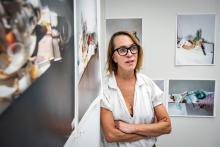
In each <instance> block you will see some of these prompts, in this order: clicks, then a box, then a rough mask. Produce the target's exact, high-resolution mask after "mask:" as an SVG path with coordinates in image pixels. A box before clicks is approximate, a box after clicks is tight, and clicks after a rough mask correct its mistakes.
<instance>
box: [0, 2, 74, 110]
mask: <svg viewBox="0 0 220 147" xmlns="http://www.w3.org/2000/svg"><path fill="white" fill-rule="evenodd" d="M60 20H62V21H63V22H62V23H61V22H60ZM65 22H66V23H65ZM64 24H67V25H68V26H69V27H70V24H69V23H68V21H65V18H64V17H63V16H59V15H58V14H57V13H56V12H54V11H51V10H50V8H49V7H48V6H44V7H43V6H42V5H41V3H40V1H32V0H29V1H23V0H21V1H1V2H0V113H1V112H3V111H4V110H5V108H6V106H9V105H10V103H11V102H12V101H13V100H14V99H15V98H18V97H19V95H20V94H21V93H22V92H24V91H25V90H26V89H27V88H28V87H29V86H30V85H31V84H32V82H33V81H34V80H36V79H37V78H38V77H40V76H41V75H42V74H43V73H44V72H45V71H46V70H47V69H48V68H49V67H50V65H51V62H52V61H60V60H62V54H61V51H62V50H63V47H64V46H65V45H66V44H67V43H68V41H69V37H67V36H69V35H70V34H66V33H65V32H64V31H66V29H63V28H64V26H65V25H64ZM68 26H67V27H66V26H65V28H69V27H68Z"/></svg>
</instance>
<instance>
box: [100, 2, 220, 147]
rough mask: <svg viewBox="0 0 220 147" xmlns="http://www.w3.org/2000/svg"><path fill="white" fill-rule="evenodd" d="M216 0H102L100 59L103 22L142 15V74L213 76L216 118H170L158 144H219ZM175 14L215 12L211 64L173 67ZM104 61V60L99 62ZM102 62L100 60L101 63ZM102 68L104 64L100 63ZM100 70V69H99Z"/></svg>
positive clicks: (216, 146)
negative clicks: (215, 82)
mask: <svg viewBox="0 0 220 147" xmlns="http://www.w3.org/2000/svg"><path fill="white" fill-rule="evenodd" d="M219 8H220V1H219V0H200V1H198V0H166V1H164V0H155V1H152V0H135V1H134V0H105V2H102V10H104V11H103V15H104V17H102V19H103V21H102V36H103V37H102V38H103V41H102V44H101V50H102V52H101V54H102V55H101V58H102V60H105V58H104V56H106V49H105V45H104V44H105V40H104V34H105V22H104V19H113V18H142V19H143V20H142V21H143V22H142V23H143V24H142V26H143V29H142V32H143V35H142V41H143V48H144V64H143V71H142V72H143V73H145V74H147V75H148V76H149V77H151V78H152V79H170V78H172V79H175V78H176V79H216V80H217V87H216V90H217V91H216V92H217V97H216V117H215V118H192V117H191V118H187V117H171V120H172V128H173V129H172V133H171V134H170V135H164V136H161V137H159V139H158V142H157V146H158V147H219V146H220V139H219V136H220V125H219V124H220V100H219V99H218V97H219V95H220V89H219V87H218V83H219V82H220V78H219V77H218V76H217V75H220V65H219V64H220V61H219V60H220V51H219V49H220V44H219V43H220V42H219V39H220V34H219V33H218V32H220V29H219V26H220V18H219V17H220V16H219V15H220V9H219ZM177 13H215V14H216V46H215V50H216V56H215V63H216V65H214V66H175V60H174V59H175V36H176V14H177ZM103 62H104V61H103ZM103 62H102V63H103ZM102 69H104V65H103V64H102ZM103 73H104V72H103Z"/></svg>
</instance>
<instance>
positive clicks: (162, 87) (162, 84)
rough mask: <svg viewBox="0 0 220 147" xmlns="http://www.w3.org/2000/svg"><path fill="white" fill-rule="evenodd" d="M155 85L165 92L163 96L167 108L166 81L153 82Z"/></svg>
mask: <svg viewBox="0 0 220 147" xmlns="http://www.w3.org/2000/svg"><path fill="white" fill-rule="evenodd" d="M153 81H154V83H155V84H156V85H157V86H158V87H159V88H160V89H161V90H162V91H163V92H164V94H163V105H164V106H165V107H166V108H167V99H166V98H165V86H164V84H165V81H164V80H153Z"/></svg>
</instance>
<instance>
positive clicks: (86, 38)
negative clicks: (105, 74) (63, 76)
mask: <svg viewBox="0 0 220 147" xmlns="http://www.w3.org/2000/svg"><path fill="white" fill-rule="evenodd" d="M99 6H100V1H99V0H75V1H74V7H75V14H74V21H75V24H74V25H75V26H74V29H75V31H74V32H75V36H76V37H75V40H74V41H75V67H76V68H75V73H76V74H75V82H74V83H75V91H76V93H75V113H74V116H75V118H74V120H73V123H72V126H77V124H79V123H80V121H81V119H82V118H83V117H84V115H85V114H86V112H87V110H88V108H89V107H90V105H91V104H92V102H93V101H94V100H95V99H96V98H97V96H98V95H99V91H100V88H101V82H100V80H101V74H100V59H99V48H98V44H99V39H98V38H99V30H100V29H99V26H100V23H99V19H100V16H99ZM94 85H95V86H94Z"/></svg>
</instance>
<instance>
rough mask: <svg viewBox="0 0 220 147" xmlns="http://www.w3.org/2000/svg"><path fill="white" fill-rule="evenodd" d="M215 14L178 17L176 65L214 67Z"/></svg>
mask: <svg viewBox="0 0 220 147" xmlns="http://www.w3.org/2000/svg"><path fill="white" fill-rule="evenodd" d="M215 23H216V22H215V14H187V15H177V31H176V32H177V34H176V65H214V63H215V62H214V55H215Z"/></svg>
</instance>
